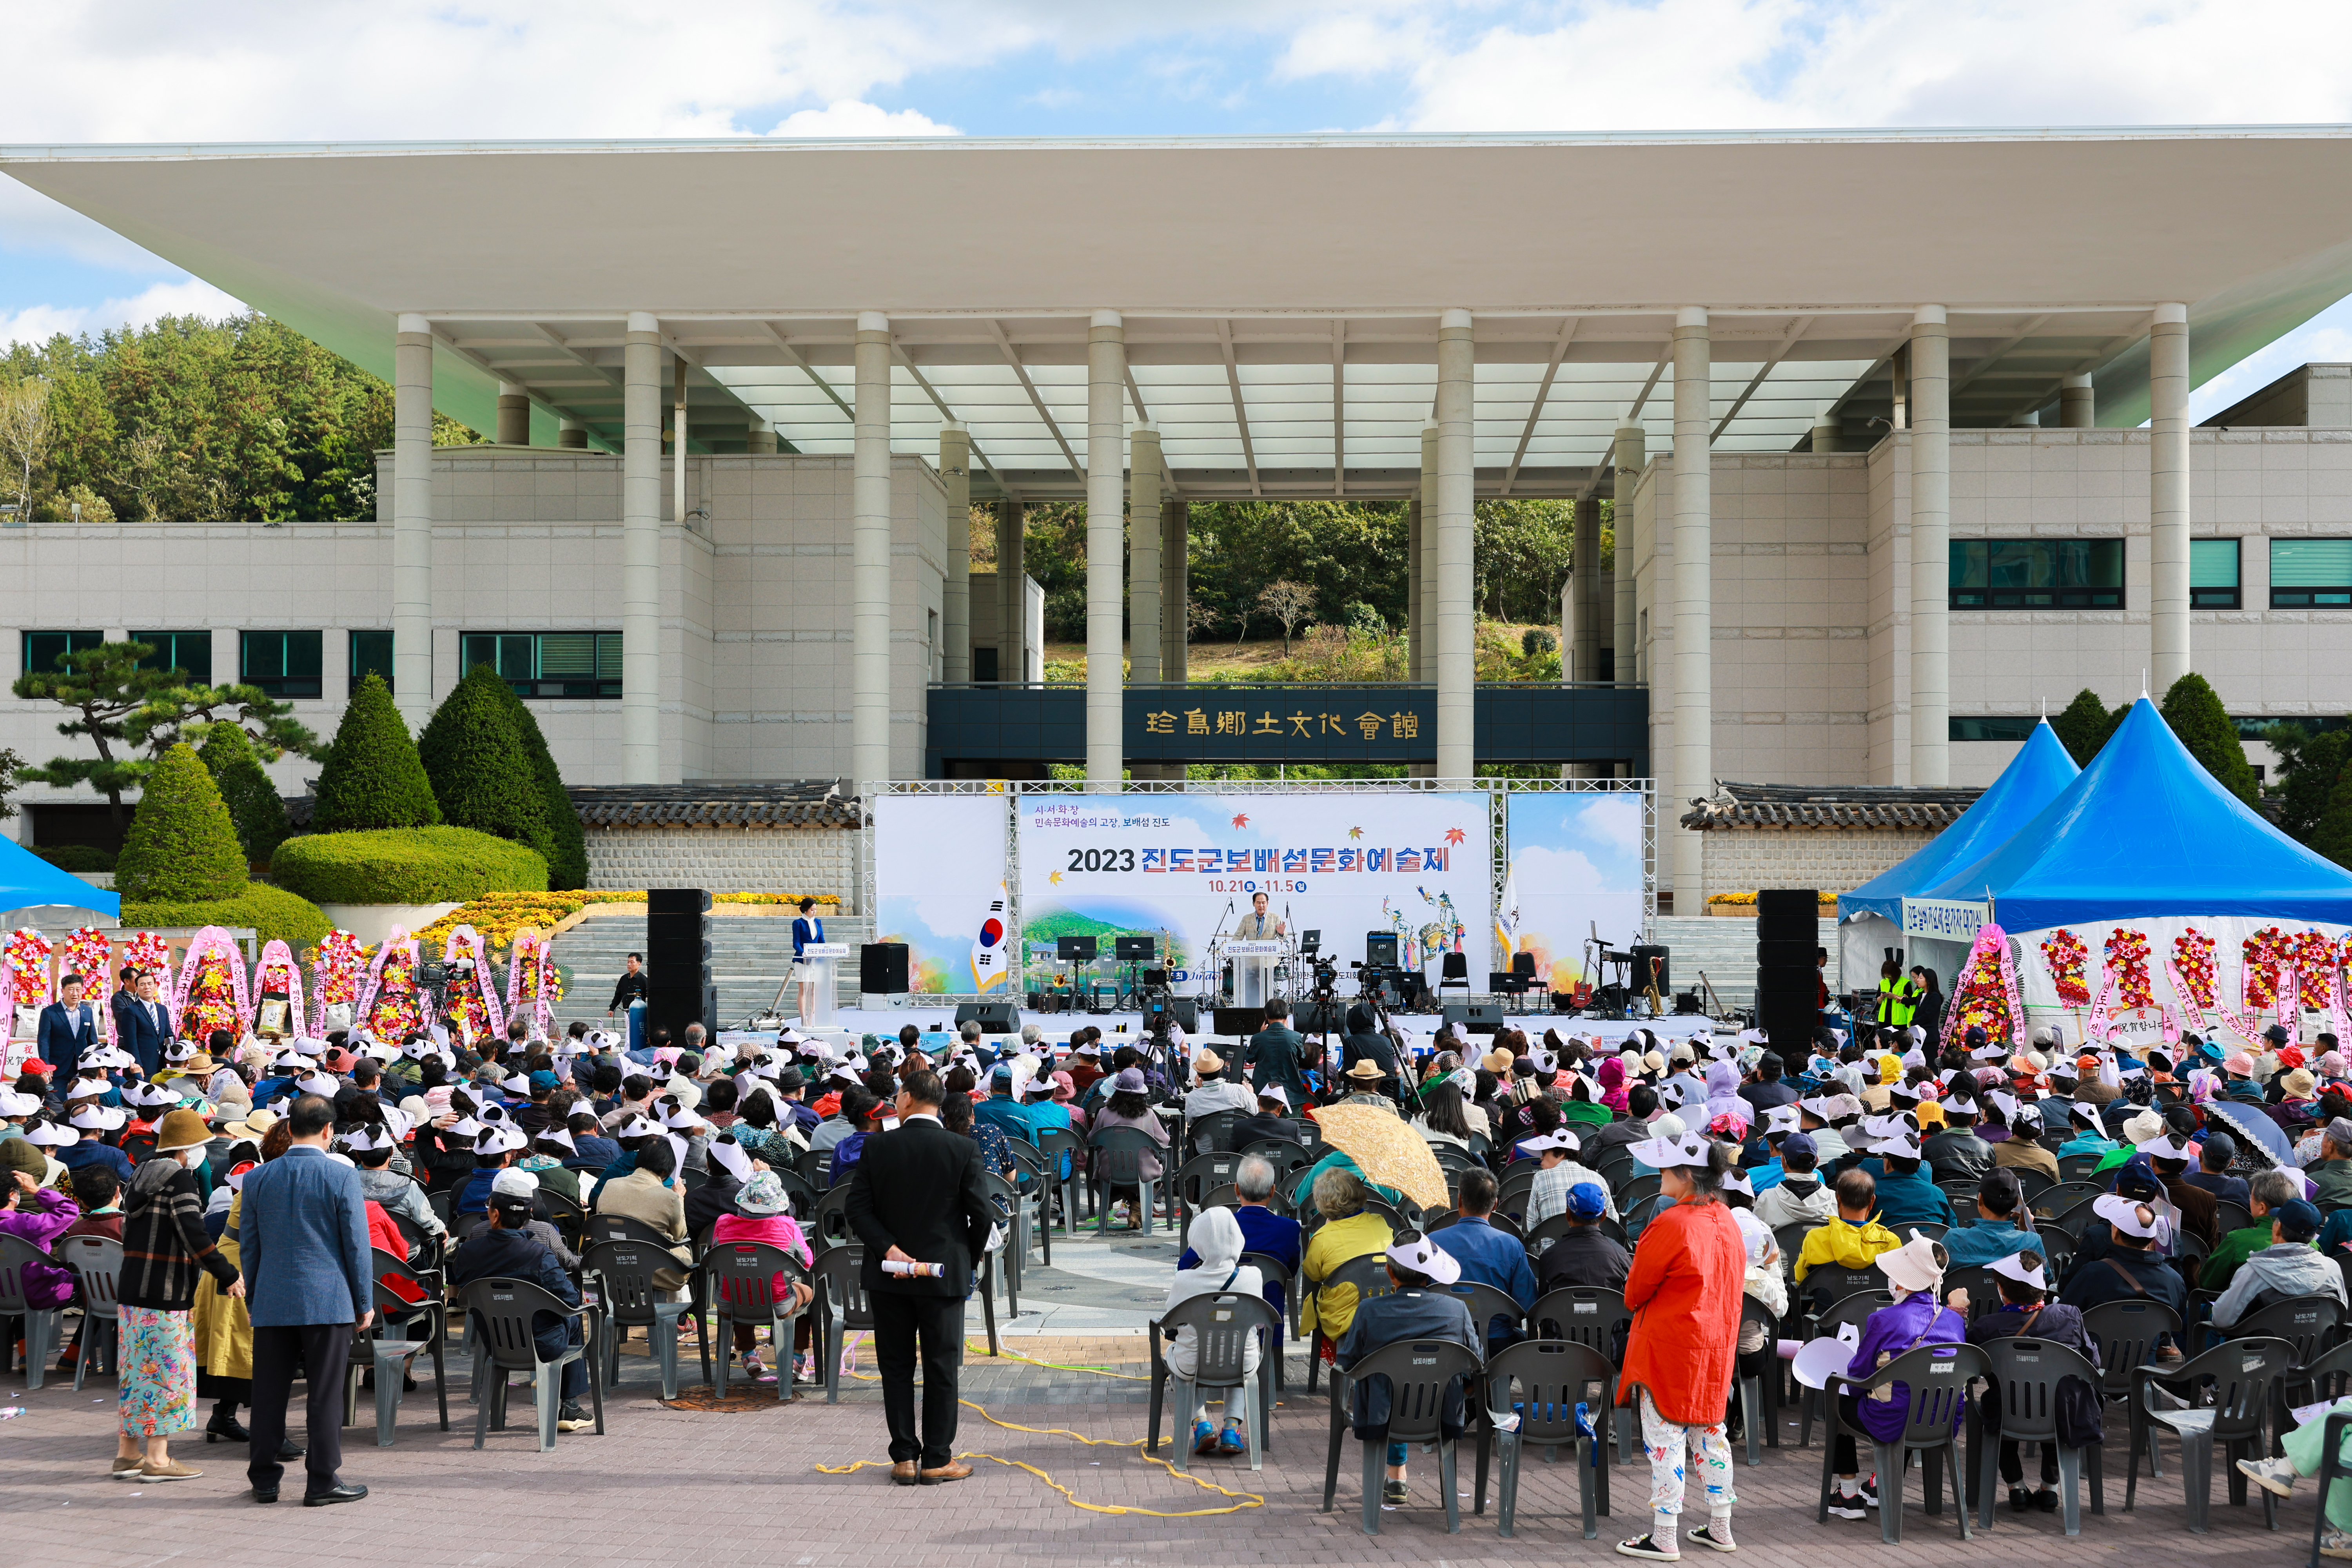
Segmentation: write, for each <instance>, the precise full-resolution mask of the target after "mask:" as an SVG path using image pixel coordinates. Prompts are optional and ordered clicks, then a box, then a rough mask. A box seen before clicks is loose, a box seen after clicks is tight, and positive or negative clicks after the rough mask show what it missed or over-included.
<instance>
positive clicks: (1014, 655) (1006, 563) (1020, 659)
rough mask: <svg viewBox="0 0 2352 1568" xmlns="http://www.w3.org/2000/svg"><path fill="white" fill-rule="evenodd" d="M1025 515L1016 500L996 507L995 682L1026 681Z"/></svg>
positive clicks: (1007, 501)
mask: <svg viewBox="0 0 2352 1568" xmlns="http://www.w3.org/2000/svg"><path fill="white" fill-rule="evenodd" d="M1028 526H1029V519H1028V514H1027V512H1025V511H1024V510H1023V509H1022V505H1021V503H1020V502H1019V501H1017V500H1004V501H998V502H997V503H996V679H999V680H1026V679H1029V656H1028V653H1027V651H1026V650H1027V647H1028V628H1027V627H1026V626H1024V625H1023V622H1024V619H1025V618H1026V617H1027V616H1028V614H1029V595H1028V593H1027V592H1026V590H1025V587H1024V584H1026V582H1027V579H1028V571H1029V569H1028V567H1027V565H1026V564H1024V553H1025V551H1024V546H1025V545H1026V543H1027V542H1028Z"/></svg>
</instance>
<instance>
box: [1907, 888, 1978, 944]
mask: <svg viewBox="0 0 2352 1568" xmlns="http://www.w3.org/2000/svg"><path fill="white" fill-rule="evenodd" d="M1991 923H1992V906H1991V905H1990V904H1988V903H1986V902H1985V901H1984V900H1981V899H1979V900H1974V901H1971V900H1967V899H1906V900H1903V934H1904V935H1905V936H1924V937H1931V938H1933V939H1934V940H1936V941H1937V942H1974V941H1976V939H1977V932H1978V931H1979V930H1981V929H1982V928H1983V927H1985V926H1988V925H1990V924H1991Z"/></svg>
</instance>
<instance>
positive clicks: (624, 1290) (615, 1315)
mask: <svg viewBox="0 0 2352 1568" xmlns="http://www.w3.org/2000/svg"><path fill="white" fill-rule="evenodd" d="M685 1267H686V1265H684V1264H682V1263H680V1262H679V1261H678V1260H677V1255H676V1254H674V1253H672V1252H671V1251H670V1249H669V1248H668V1247H667V1246H659V1245H656V1244H654V1243H651V1242H644V1241H599V1242H595V1243H593V1244H592V1245H591V1246H590V1247H589V1248H588V1253H587V1256H586V1257H584V1258H582V1259H581V1260H580V1271H581V1273H582V1275H583V1276H586V1275H590V1274H593V1275H595V1276H596V1277H597V1278H598V1279H601V1280H603V1281H604V1315H603V1321H604V1329H605V1338H604V1341H603V1345H604V1364H605V1367H606V1369H607V1376H608V1378H609V1380H610V1381H611V1383H612V1384H613V1386H614V1387H615V1388H617V1387H619V1386H620V1384H621V1338H622V1336H623V1335H625V1334H626V1333H627V1332H628V1331H629V1330H631V1329H632V1328H641V1329H643V1330H645V1331H646V1346H647V1348H648V1349H650V1350H651V1351H652V1352H653V1354H654V1360H655V1363H656V1364H657V1365H658V1366H659V1367H660V1368H661V1384H662V1397H663V1398H664V1399H676V1398H677V1322H678V1320H679V1319H680V1318H683V1317H686V1316H688V1314H690V1313H693V1312H694V1310H695V1302H694V1298H693V1295H692V1293H691V1292H690V1291H689V1292H688V1295H687V1297H686V1298H685V1299H684V1300H677V1301H666V1300H662V1293H661V1291H660V1289H658V1288H657V1287H656V1285H655V1284H654V1275H655V1274H656V1272H657V1271H659V1270H661V1269H664V1268H685ZM696 1338H697V1339H698V1341H699V1342H700V1346H699V1348H700V1350H701V1352H702V1375H703V1377H704V1379H705V1380H706V1381H707V1380H708V1379H709V1376H710V1336H709V1335H708V1334H698V1335H697V1336H696Z"/></svg>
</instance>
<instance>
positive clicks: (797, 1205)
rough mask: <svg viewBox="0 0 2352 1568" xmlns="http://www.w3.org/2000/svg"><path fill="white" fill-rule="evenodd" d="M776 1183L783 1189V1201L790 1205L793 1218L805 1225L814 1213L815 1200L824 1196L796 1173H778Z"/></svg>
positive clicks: (788, 1171)
mask: <svg viewBox="0 0 2352 1568" xmlns="http://www.w3.org/2000/svg"><path fill="white" fill-rule="evenodd" d="M775 1177H776V1181H777V1183H778V1184H779V1185H781V1186H782V1188H783V1189H784V1201H785V1202H786V1203H787V1204H788V1205H791V1207H792V1211H793V1218H794V1219H796V1220H799V1221H801V1222H802V1223H803V1225H805V1224H806V1223H807V1221H808V1218H809V1216H810V1215H814V1214H815V1213H816V1205H817V1200H818V1199H819V1198H821V1197H822V1196H823V1195H824V1194H821V1193H819V1192H818V1191H817V1190H816V1187H815V1186H814V1184H811V1183H810V1182H809V1181H808V1180H807V1179H806V1178H804V1177H803V1176H802V1175H801V1173H799V1172H797V1171H790V1170H785V1171H778V1172H776V1173H775Z"/></svg>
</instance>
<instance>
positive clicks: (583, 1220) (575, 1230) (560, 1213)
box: [530, 1187, 588, 1252]
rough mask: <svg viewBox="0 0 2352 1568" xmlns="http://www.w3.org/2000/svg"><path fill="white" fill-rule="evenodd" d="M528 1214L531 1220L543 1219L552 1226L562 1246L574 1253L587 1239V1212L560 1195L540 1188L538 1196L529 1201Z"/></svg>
mask: <svg viewBox="0 0 2352 1568" xmlns="http://www.w3.org/2000/svg"><path fill="white" fill-rule="evenodd" d="M530 1212H531V1217H532V1218H534V1219H543V1220H545V1221H546V1222H547V1223H548V1224H550V1225H551V1226H554V1227H555V1233H556V1234H557V1235H558V1236H560V1237H562V1238H563V1245H564V1246H566V1247H570V1248H571V1249H572V1251H574V1252H578V1251H579V1250H580V1248H581V1243H582V1242H583V1241H584V1240H585V1239H586V1238H587V1235H588V1211H587V1210H586V1209H583V1208H582V1207H581V1206H580V1205H578V1204H576V1203H573V1202H572V1200H571V1199H570V1198H567V1197H565V1196H564V1195H563V1194H562V1193H557V1192H551V1191H549V1190H548V1189H547V1188H545V1187H541V1188H540V1189H539V1194H538V1196H536V1197H535V1198H533V1199H532V1200H531V1205H530Z"/></svg>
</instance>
